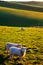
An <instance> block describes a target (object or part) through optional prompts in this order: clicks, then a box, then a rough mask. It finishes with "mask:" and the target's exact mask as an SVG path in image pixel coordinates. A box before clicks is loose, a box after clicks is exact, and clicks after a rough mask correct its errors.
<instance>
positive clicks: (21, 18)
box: [0, 7, 43, 27]
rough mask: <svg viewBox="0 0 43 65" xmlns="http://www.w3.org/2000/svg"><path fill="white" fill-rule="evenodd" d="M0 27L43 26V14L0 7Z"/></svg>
mask: <svg viewBox="0 0 43 65" xmlns="http://www.w3.org/2000/svg"><path fill="white" fill-rule="evenodd" d="M0 21H1V22H0V25H10V26H27V27H29V26H43V12H35V11H27V10H20V9H12V8H6V7H0Z"/></svg>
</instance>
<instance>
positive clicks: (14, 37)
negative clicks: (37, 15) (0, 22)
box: [0, 26, 43, 65]
mask: <svg viewBox="0 0 43 65" xmlns="http://www.w3.org/2000/svg"><path fill="white" fill-rule="evenodd" d="M8 41H9V42H12V43H17V44H18V43H19V44H22V45H23V46H26V48H27V53H26V56H25V58H23V60H19V59H15V57H14V59H13V60H12V62H10V61H9V54H8V55H7V54H4V46H5V43H6V42H8ZM0 65H43V28H35V27H24V31H22V30H21V27H10V26H9V27H8V26H0Z"/></svg>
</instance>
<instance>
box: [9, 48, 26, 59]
mask: <svg viewBox="0 0 43 65" xmlns="http://www.w3.org/2000/svg"><path fill="white" fill-rule="evenodd" d="M9 50H10V52H9V54H10V59H12V57H13V56H19V58H22V57H24V56H25V55H26V47H22V48H17V47H10V49H9Z"/></svg>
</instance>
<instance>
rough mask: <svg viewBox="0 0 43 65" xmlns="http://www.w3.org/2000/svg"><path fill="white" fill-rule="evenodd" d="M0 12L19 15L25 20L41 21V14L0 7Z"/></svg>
mask: <svg viewBox="0 0 43 65" xmlns="http://www.w3.org/2000/svg"><path fill="white" fill-rule="evenodd" d="M0 11H6V12H9V13H10V14H16V15H21V16H24V17H27V18H35V19H39V18H40V19H43V12H35V11H27V10H20V9H12V8H6V7H0Z"/></svg>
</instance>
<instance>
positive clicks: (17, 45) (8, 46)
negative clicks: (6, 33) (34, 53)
mask: <svg viewBox="0 0 43 65" xmlns="http://www.w3.org/2000/svg"><path fill="white" fill-rule="evenodd" d="M12 46H14V47H22V45H20V44H14V43H10V42H7V43H6V44H5V53H8V51H9V48H10V47H12Z"/></svg>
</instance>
